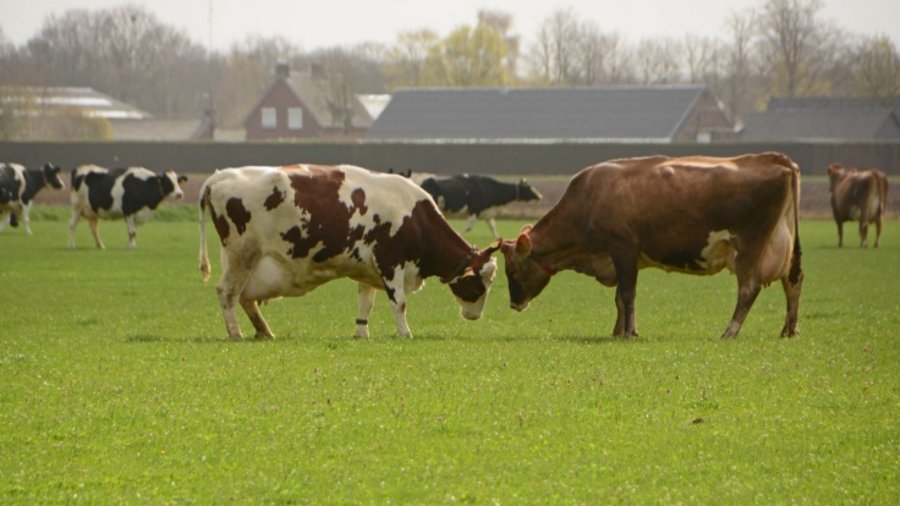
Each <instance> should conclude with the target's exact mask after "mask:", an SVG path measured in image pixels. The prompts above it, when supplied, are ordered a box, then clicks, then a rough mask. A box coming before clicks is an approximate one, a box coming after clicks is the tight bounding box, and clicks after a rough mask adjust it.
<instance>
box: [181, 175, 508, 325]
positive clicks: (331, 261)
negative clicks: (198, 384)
mask: <svg viewBox="0 0 900 506" xmlns="http://www.w3.org/2000/svg"><path fill="white" fill-rule="evenodd" d="M207 207H208V208H209V213H210V215H211V216H212V222H213V224H214V225H215V227H216V232H218V235H219V239H220V241H221V244H222V277H221V279H220V280H219V282H218V284H217V285H216V292H217V293H218V296H219V304H220V306H221V308H222V314H223V316H224V318H225V327H226V329H227V330H228V335H229V337H231V338H232V339H241V338H243V334H242V333H241V329H240V327H239V326H238V323H237V319H236V317H235V305H236V304H238V303H240V305H241V307H242V308H243V309H244V312H246V313H247V316H248V317H249V318H250V321H251V322H252V323H253V327H254V328H255V329H256V335H257V337H273V335H272V331H271V330H270V329H269V325H268V324H267V323H266V321H265V319H263V316H262V314H261V313H260V312H259V303H260V302H265V301H267V300H269V299H273V298H277V297H283V296H287V297H296V296H300V295H303V294H305V293H306V292H309V291H310V290H313V289H314V288H316V287H318V286H319V285H322V284H324V283H326V282H328V281H331V280H333V279H337V278H350V279H352V280H354V281H356V282H357V283H358V284H359V312H358V313H357V314H358V316H357V320H356V336H357V337H362V338H366V337H368V336H369V326H368V318H369V314H370V313H371V311H372V305H373V304H374V302H375V290H376V289H378V290H384V291H385V292H387V296H388V299H390V304H391V308H392V309H393V312H394V320H395V323H396V325H397V331H398V333H399V334H400V336H402V337H412V333H411V332H410V330H409V325H408V324H407V322H406V298H407V295H409V294H411V293H413V292H415V291H417V290H418V289H419V288H421V287H422V284H423V282H424V279H425V278H428V277H431V276H437V277H438V279H440V280H441V282H442V283H445V284H446V285H447V286H448V287H449V288H450V290H451V291H452V292H453V295H454V296H456V299H457V301H458V302H459V304H460V306H461V310H460V312H461V313H462V315H463V317H465V318H467V319H470V320H474V319H477V318H479V317H480V316H481V313H482V311H483V310H484V305H485V301H486V299H487V294H488V291H489V289H490V286H491V283H492V282H493V281H494V276H495V273H496V270H497V261H496V260H495V259H493V258H491V254H492V253H493V252H494V251H496V250H497V248H499V244H497V245H495V246H493V247H489V248H486V249H484V250H481V251H479V250H478V249H476V248H475V247H474V246H472V245H471V244H469V243H468V242H466V240H465V239H463V238H462V236H460V235H459V234H458V233H457V232H456V231H454V230H453V228H451V227H450V225H449V224H448V223H447V221H446V220H445V219H444V217H443V216H441V213H440V211H439V210H438V208H437V206H435V203H434V201H433V200H432V199H431V197H429V195H428V194H427V193H426V192H425V191H423V190H422V189H421V188H419V187H418V186H416V185H415V184H413V183H412V182H410V181H409V180H408V179H406V178H404V177H401V176H398V175H392V174H385V173H380V172H374V171H369V170H366V169H363V168H360V167H353V166H349V165H339V166H321V165H293V166H287V167H242V168H232V169H223V170H219V171H217V172H216V173H215V174H213V175H212V176H210V177H209V179H207V180H206V182H205V183H204V184H203V187H202V188H201V190H200V217H199V220H200V222H199V225H200V272H201V275H202V277H203V280H204V281H206V280H208V279H209V274H210V267H209V259H208V256H207V250H206V238H205V235H206V234H205V230H204V228H205V221H206V220H205V209H206V208H207Z"/></svg>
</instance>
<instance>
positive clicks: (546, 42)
mask: <svg viewBox="0 0 900 506" xmlns="http://www.w3.org/2000/svg"><path fill="white" fill-rule="evenodd" d="M578 30H579V27H578V17H577V15H576V14H575V11H574V10H573V9H571V8H568V9H559V10H556V11H554V12H553V13H552V14H551V15H550V16H549V17H547V18H546V19H545V20H544V22H543V23H541V25H540V27H539V28H538V34H537V41H536V42H535V44H534V46H533V47H532V50H531V58H530V67H531V75H532V76H533V78H534V79H536V80H537V81H539V82H545V83H548V84H572V83H573V82H574V81H575V79H576V76H577V75H578V72H577V70H576V66H575V59H576V57H575V54H576V53H577V49H576V44H577V35H578Z"/></svg>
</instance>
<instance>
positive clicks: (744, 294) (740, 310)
mask: <svg viewBox="0 0 900 506" xmlns="http://www.w3.org/2000/svg"><path fill="white" fill-rule="evenodd" d="M761 288H762V286H761V285H760V284H759V283H758V282H757V281H756V280H755V279H746V280H741V279H740V276H739V277H738V300H737V305H736V306H735V307H734V314H733V315H732V316H731V321H730V322H728V326H727V327H725V332H723V333H722V339H729V338H733V337H737V335H738V332H740V331H741V326H742V325H743V324H744V320H745V319H747V314H749V313H750V308H751V307H753V302H754V301H755V300H756V296H757V295H759V291H760V289H761Z"/></svg>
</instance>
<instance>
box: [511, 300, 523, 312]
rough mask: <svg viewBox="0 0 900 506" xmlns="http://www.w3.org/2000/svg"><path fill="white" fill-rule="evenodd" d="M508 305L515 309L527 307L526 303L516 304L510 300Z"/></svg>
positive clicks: (520, 309) (519, 309)
mask: <svg viewBox="0 0 900 506" xmlns="http://www.w3.org/2000/svg"><path fill="white" fill-rule="evenodd" d="M509 307H511V308H513V309H515V310H516V311H524V310H525V309H527V308H528V303H527V302H522V303H521V304H516V303H515V302H510V303H509Z"/></svg>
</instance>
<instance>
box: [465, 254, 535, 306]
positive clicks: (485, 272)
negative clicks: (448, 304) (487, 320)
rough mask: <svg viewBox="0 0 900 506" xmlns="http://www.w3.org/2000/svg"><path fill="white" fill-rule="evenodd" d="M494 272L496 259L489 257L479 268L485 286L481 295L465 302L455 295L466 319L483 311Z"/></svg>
mask: <svg viewBox="0 0 900 506" xmlns="http://www.w3.org/2000/svg"><path fill="white" fill-rule="evenodd" d="M496 274H497V260H496V259H495V258H491V260H490V261H489V262H488V263H486V264H484V266H483V267H482V268H481V282H482V283H484V286H485V290H484V293H483V294H482V295H481V297H479V298H478V300H476V301H475V302H466V301H464V300H462V299H460V298H459V297H456V300H457V301H459V312H460V314H461V315H462V316H463V318H465V319H467V320H477V319H478V318H480V317H481V314H482V313H483V312H484V305H485V303H486V302H487V296H488V293H489V292H490V291H491V284H492V283H493V282H494V277H495V276H496ZM526 305H527V304H526Z"/></svg>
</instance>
